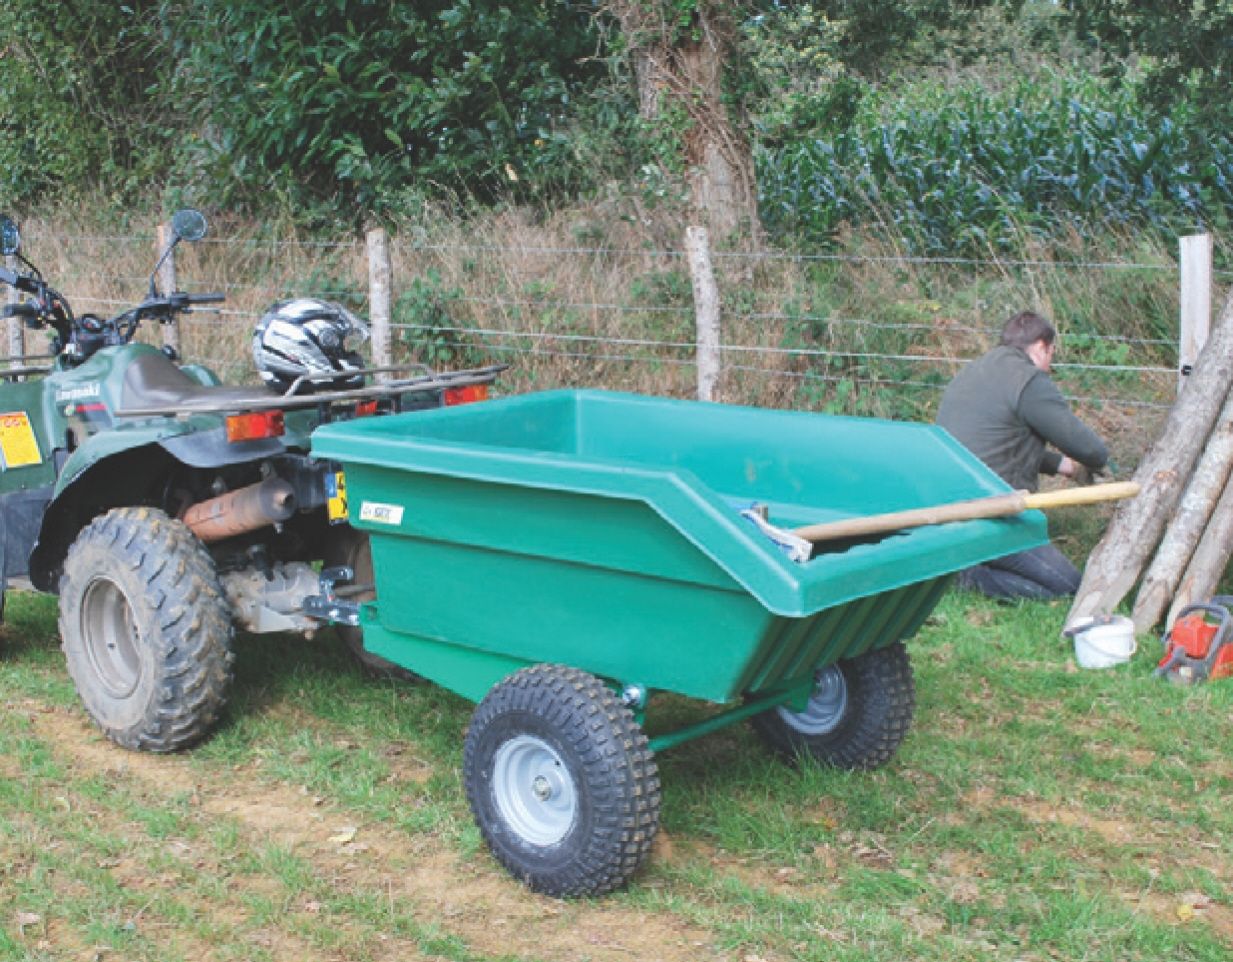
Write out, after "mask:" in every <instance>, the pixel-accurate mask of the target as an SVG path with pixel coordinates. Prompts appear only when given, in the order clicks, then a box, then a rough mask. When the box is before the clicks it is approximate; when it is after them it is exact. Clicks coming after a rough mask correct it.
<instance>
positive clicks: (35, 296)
mask: <svg viewBox="0 0 1233 962" xmlns="http://www.w3.org/2000/svg"><path fill="white" fill-rule="evenodd" d="M172 229H173V237H174V240H173V243H172V245H171V246H172V247H174V246H175V244H177V243H179V242H180V241H190V242H192V241H197V240H200V239H201V238H202V237H203V236H204V235H205V231H206V223H205V219H204V217H202V215H201V214H200V213H198V212H197V211H192V210H187V211H180V212H179V213H177V214H176V215H175V217H174V218H173V220H172ZM169 250H170V248H169ZM0 252H2V253H3V254H4V256H6V257H15V258H16V259H17V261H18V264H19V268H18V269H17V270H11V269H6V268H4V267H0V286H3V285H7V286H9V287H11V288H13V289H15V290H16V291H17V292H19V294H20V295H22V299H21V300H20V302H18V303H13V304H9V305H8V306H7V308H6V309H5V311H4V315H5V316H8V317H19V318H21V319H23V321H24V322H25V323H26V325H27V326H29V327H32V328H50V330H51V331H52V332H54V336H53V338H52V341H51V344H52V359H51V363H50V364H48V365H47V366H43V367H30V366H26V367H11V368H8V369H0V604H2V599H3V591H4V590H5V589H6V588H7V586H8V579H10V578H16V577H23V576H24V577H28V578H29V580H30V582H31V584H32V585H33V586H34V587H35V588H36V589H38V590H40V591H46V592H52V593H55V594H58V595H59V610H60V636H61V639H62V643H63V648H64V653H65V657H66V660H67V664H68V670H69V674H70V675H71V676H72V679H73V682H74V684H75V686H76V688H77V692H78V694H79V695H80V697H81V699H82V701H83V703H84V704H85V707H86V709H87V711H88V712H89V714H90V715H91V717H92V718H93V719H94V720H95V721H96V722H97V723H98V725H99V726H100V727H101V728H102V730H103V731H104V732H105V733H106V734H107V736H108V737H109V738H111V739H112V740H113V741H115V742H117V743H119V744H120V745H123V746H125V747H128V748H135V749H143V750H147V751H159V752H162V751H173V750H176V749H179V748H183V747H185V746H187V745H189V744H191V743H193V742H194V741H197V740H198V739H200V738H201V737H203V736H204V735H205V734H206V733H207V732H208V731H209V730H210V727H211V726H212V724H213V722H214V720H215V718H216V717H217V715H218V713H219V710H220V708H221V707H222V705H223V703H224V700H225V698H226V693H227V688H228V685H229V683H230V681H231V675H232V669H231V666H232V657H233V656H232V637H233V633H234V630H235V628H236V627H237V626H238V627H239V628H241V629H243V630H246V631H249V632H253V633H264V632H302V633H305V634H311V633H313V632H314V631H316V630H317V629H318V628H320V627H322V626H324V625H327V624H329V623H331V622H337V621H339V620H340V617H339V610H340V605H339V602H338V599H339V598H340V597H341V596H346V595H350V600H351V602H352V604H350V605H348V604H344V605H341V608H342V609H344V610H350V609H353V608H354V607H355V606H354V601H355V600H356V599H359V598H364V597H371V596H372V591H373V587H372V578H371V561H370V556H369V552H368V545H367V539H366V537H365V536H364V535H362V534H360V533H359V532H357V531H355V530H354V529H352V528H351V527H350V526H349V525H348V524H347V521H346V518H347V512H346V492H345V487H344V485H343V481H342V474H341V471H339V470H338V466H337V465H335V464H333V463H331V462H328V461H321V460H313V459H311V458H310V457H309V456H308V451H309V435H310V434H311V432H312V431H313V429H314V428H316V427H317V426H319V425H320V424H323V423H325V422H329V421H337V420H343V419H350V418H358V417H374V416H380V415H383V414H388V413H395V412H400V411H406V410H413V409H419V408H428V407H438V406H442V405H444V404H449V403H460V402H463V401H469V400H476V399H479V398H481V397H483V396H486V393H487V385H488V384H490V383H491V382H492V381H493V379H494V378H495V377H496V376H497V375H498V373H499V372H500V371H501V370H502V369H503V366H492V367H485V368H477V369H471V370H466V371H457V372H451V373H437V372H433V371H430V370H428V369H426V368H425V369H422V370H421V371H420V372H419V373H414V374H413V375H412V376H407V375H409V374H411V372H412V371H415V370H417V369H415V368H387V369H374V368H368V369H361V370H360V371H358V372H357V371H356V370H355V369H354V368H352V369H349V370H348V372H347V374H348V376H347V377H346V378H345V379H340V378H338V377H333V376H330V375H329V374H328V373H326V374H313V373H308V374H306V375H305V376H303V377H298V378H295V379H294V380H292V381H291V382H290V383H285V382H280V384H279V386H280V388H281V389H280V390H278V391H272V390H271V389H270V388H269V387H268V386H258V387H233V386H224V385H221V384H220V383H219V379H218V378H217V377H216V376H215V375H214V374H213V372H211V371H210V370H209V369H208V368H205V367H203V366H200V365H196V364H179V363H177V360H178V359H177V358H176V357H175V353H174V351H171V350H170V349H166V348H164V349H163V350H159V349H158V348H155V347H152V346H150V345H148V344H144V343H140V342H138V341H135V340H134V335H135V334H136V333H137V331H138V330H139V328H140V327H141V324H142V322H143V321H157V322H159V323H167V322H170V321H172V320H174V319H175V318H176V317H177V316H178V315H179V314H181V313H184V312H187V311H190V310H192V309H193V308H194V307H195V306H197V305H203V304H211V303H217V302H220V301H222V300H223V295H222V294H187V293H183V292H174V293H168V294H162V293H160V292H159V291H158V289H157V287H156V284H155V280H154V278H155V275H156V274H157V270H158V267H157V265H156V267H155V272H154V274H152V275H151V280H150V286H149V291H148V295H147V297H146V298H145V300H143V301H142V302H141V303H140V304H138V305H137V306H135V307H133V308H131V309H130V310H128V311H125V312H124V313H122V314H119V315H117V316H116V317H112V318H104V317H100V316H97V315H94V314H88V313H87V314H82V315H80V316H79V315H77V314H75V313H74V312H73V310H72V308H71V306H70V304H69V302H68V300H67V299H66V298H65V297H64V296H63V295H62V294H60V293H59V292H57V291H55V290H53V289H52V288H51V287H50V286H49V285H48V284H47V282H46V281H45V280H44V279H43V276H42V274H41V273H40V272H39V270H38V269H37V268H36V267H35V266H34V265H33V264H32V263H31V262H30V261H29V260H28V259H26V257H25V256H24V255H22V253H21V247H20V234H19V232H18V229H17V226H16V224H15V223H14V222H13V221H12V220H11V219H9V218H8V217H0ZM164 256H166V255H164ZM160 263H161V262H160ZM356 358H357V360H358V355H356ZM376 374H382V375H384V376H386V377H388V378H390V379H389V380H382V381H379V380H375V379H374V375H376ZM339 384H342V385H344V386H343V387H342V388H341V389H339V387H338V385H339ZM347 582H350V584H346V583H347ZM340 584H342V585H343V587H341V588H340V587H338V585H340ZM0 610H2V609H0ZM341 620H343V621H346V618H345V617H344V618H342V619H341ZM340 633H341V634H342V635H343V637H344V640H345V641H346V642H347V644H348V646H349V647H350V648H351V649H352V650H353V652H354V653H355V654H356V655H357V656H358V657H359V658H360V659H361V661H363V662H364V663H366V664H367V665H369V666H370V667H378V668H379V667H382V666H383V665H384V664H385V663H383V662H381V660H380V659H378V658H376V656H372V655H369V654H368V653H367V652H365V651H364V649H363V645H362V641H361V637H360V632H359V629H358V627H354V626H347V625H345V624H344V625H343V626H342V627H341V628H340Z"/></svg>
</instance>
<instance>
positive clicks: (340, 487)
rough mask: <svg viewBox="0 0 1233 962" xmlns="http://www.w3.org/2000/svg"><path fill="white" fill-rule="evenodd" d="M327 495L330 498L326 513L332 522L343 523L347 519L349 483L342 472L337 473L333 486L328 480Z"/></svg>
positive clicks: (335, 473) (327, 479)
mask: <svg viewBox="0 0 1233 962" xmlns="http://www.w3.org/2000/svg"><path fill="white" fill-rule="evenodd" d="M326 494H327V495H328V496H329V501H328V502H327V507H326V511H327V513H328V514H329V518H330V520H331V521H343V520H345V519H346V517H347V481H346V479H345V478H344V477H343V473H342V472H341V471H335V472H334V477H333V484H331V483H330V479H329V478H328V477H327V478H326Z"/></svg>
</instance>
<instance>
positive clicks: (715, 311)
mask: <svg viewBox="0 0 1233 962" xmlns="http://www.w3.org/2000/svg"><path fill="white" fill-rule="evenodd" d="M685 250H686V252H687V254H688V257H689V276H690V280H692V282H693V288H694V318H695V325H696V329H697V337H696V349H695V350H696V353H695V358H696V360H697V364H698V400H699V401H714V400H715V387H716V385H717V384H718V382H719V287H718V286H717V285H716V283H715V272H714V271H713V270H712V269H711V250H710V244H709V242H708V240H707V233H706V228H705V227H687V228H686V229H685Z"/></svg>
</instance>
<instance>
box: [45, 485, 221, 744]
mask: <svg viewBox="0 0 1233 962" xmlns="http://www.w3.org/2000/svg"><path fill="white" fill-rule="evenodd" d="M60 638H61V640H62V643H63V648H64V655H65V658H66V659H67V661H68V670H69V674H70V675H71V676H72V679H73V683H74V685H76V687H77V694H78V695H79V696H80V697H81V700H82V702H83V703H84V705H85V707H86V711H87V712H89V714H90V717H91V718H93V719H94V721H95V722H96V723H97V724H98V726H99V727H100V728H101V729H102V730H103V732H104V734H106V735H107V737H108V738H110V739H111V740H112V741H114V742H116V743H117V744H119V745H123V746H124V747H125V748H132V749H140V750H142V751H151V752H170V751H175V750H177V749H180V748H185V747H187V746H188V745H191V744H192V743H193V742H196V741H198V740H200V739H201V738H202V737H204V736H205V735H206V734H207V733H208V732H209V730H210V728H211V726H212V725H213V723H214V721H215V719H216V718H217V717H218V713H219V710H220V709H221V708H222V706H223V703H224V701H225V699H226V693H227V686H228V684H229V683H230V681H231V662H232V657H233V656H232V653H231V638H232V624H231V611H230V607H229V605H228V603H227V601H226V596H225V595H224V594H223V590H222V588H221V587H220V585H219V581H218V575H217V573H216V571H215V569H214V562H213V561H212V560H211V558H210V555H209V552H207V551H206V549H205V546H204V545H202V543H201V542H200V541H198V540H197V539H196V538H195V537H194V536H193V534H192V533H191V532H190V531H189V530H188V528H186V527H185V526H184V525H183V524H181V523H180V522H179V521H174V520H172V519H171V518H169V517H168V516H167V515H166V514H164V513H163V512H161V511H157V510H154V509H152V508H117V509H115V510H113V511H109V512H107V513H106V514H104V515H102V516H101V517H99V518H96V519H95V520H94V521H93V522H92V523H91V524H90V525H88V526H87V527H86V528H85V529H84V530H83V531H82V532H81V533H80V534H79V535H78V536H77V540H76V541H74V542H73V545H72V547H71V548H69V552H68V557H67V558H66V559H65V562H64V574H63V576H62V577H61V579H60Z"/></svg>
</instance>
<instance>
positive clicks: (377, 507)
mask: <svg viewBox="0 0 1233 962" xmlns="http://www.w3.org/2000/svg"><path fill="white" fill-rule="evenodd" d="M402 512H403V507H402V505H401V504H381V503H379V502H377V501H365V502H364V503H363V504H361V505H360V520H361V521H372V522H374V523H376V524H389V525H399V524H402Z"/></svg>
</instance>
